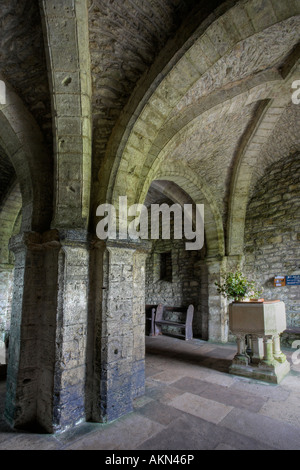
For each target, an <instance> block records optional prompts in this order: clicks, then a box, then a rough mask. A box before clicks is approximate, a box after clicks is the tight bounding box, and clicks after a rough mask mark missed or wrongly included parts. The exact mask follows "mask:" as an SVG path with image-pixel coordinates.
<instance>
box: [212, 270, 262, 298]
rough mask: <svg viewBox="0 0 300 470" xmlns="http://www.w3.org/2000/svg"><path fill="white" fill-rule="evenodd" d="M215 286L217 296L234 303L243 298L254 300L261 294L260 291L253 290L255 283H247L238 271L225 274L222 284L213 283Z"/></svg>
mask: <svg viewBox="0 0 300 470" xmlns="http://www.w3.org/2000/svg"><path fill="white" fill-rule="evenodd" d="M215 285H216V286H217V288H218V292H219V294H222V295H223V296H224V297H226V298H227V299H234V300H235V301H237V300H241V299H244V298H245V297H251V298H256V297H259V296H260V295H261V293H262V290H258V289H256V288H255V282H254V281H249V280H248V279H247V278H246V277H245V276H244V275H243V273H242V272H240V271H236V272H229V273H227V274H226V276H225V279H224V281H223V282H222V283H218V282H215Z"/></svg>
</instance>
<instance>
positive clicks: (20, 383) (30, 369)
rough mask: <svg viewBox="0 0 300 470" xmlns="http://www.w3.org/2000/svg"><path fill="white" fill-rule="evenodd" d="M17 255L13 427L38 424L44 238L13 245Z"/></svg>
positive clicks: (9, 415) (10, 375) (20, 238)
mask: <svg viewBox="0 0 300 470" xmlns="http://www.w3.org/2000/svg"><path fill="white" fill-rule="evenodd" d="M10 250H11V251H13V253H14V255H15V269H14V285H13V298H12V315H11V326H10V341H9V362H8V369H7V396H6V407H5V417H6V420H7V421H8V422H9V424H10V425H11V426H13V427H25V426H28V425H29V424H32V423H35V422H36V421H37V395H38V388H39V378H40V376H39V361H40V356H41V348H40V346H41V344H40V333H41V329H40V323H41V314H42V312H41V299H42V295H43V290H44V288H45V283H44V271H43V260H44V253H43V249H42V247H41V236H40V234H38V233H34V232H30V233H24V234H20V235H17V236H15V237H13V238H12V239H11V241H10Z"/></svg>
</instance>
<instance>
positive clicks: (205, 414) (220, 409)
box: [170, 392, 232, 424]
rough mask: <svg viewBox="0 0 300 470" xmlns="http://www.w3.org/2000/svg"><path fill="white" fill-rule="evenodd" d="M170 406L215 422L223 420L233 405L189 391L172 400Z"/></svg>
mask: <svg viewBox="0 0 300 470" xmlns="http://www.w3.org/2000/svg"><path fill="white" fill-rule="evenodd" d="M170 406H174V408H177V409H178V410H181V411H184V412H185V413H189V414H191V415H194V416H197V417H198V418H202V419H204V420H206V421H209V422H210V423H214V424H217V423H219V422H220V421H222V419H224V418H225V416H226V415H227V414H228V413H229V412H230V411H231V410H232V407H231V406H226V405H223V404H221V403H217V402H215V401H213V400H209V399H207V398H203V397H199V396H197V395H193V394H192V393H188V392H187V393H184V394H183V395H181V396H179V397H176V398H174V399H173V400H172V401H171V402H170Z"/></svg>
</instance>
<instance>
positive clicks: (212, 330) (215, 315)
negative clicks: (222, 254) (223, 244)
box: [206, 257, 228, 342]
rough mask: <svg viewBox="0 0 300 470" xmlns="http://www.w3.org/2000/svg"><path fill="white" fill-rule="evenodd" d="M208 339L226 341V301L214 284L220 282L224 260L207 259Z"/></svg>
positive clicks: (224, 264)
mask: <svg viewBox="0 0 300 470" xmlns="http://www.w3.org/2000/svg"><path fill="white" fill-rule="evenodd" d="M206 264H207V268H208V339H209V340H210V341H220V342H227V341H228V312H227V301H226V299H225V298H224V297H223V296H222V295H221V294H219V293H218V291H217V287H216V286H215V282H220V280H221V273H222V272H224V269H225V267H226V258H219V257H218V258H208V259H207V260H206Z"/></svg>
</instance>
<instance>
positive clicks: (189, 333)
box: [185, 326, 193, 340]
mask: <svg viewBox="0 0 300 470" xmlns="http://www.w3.org/2000/svg"><path fill="white" fill-rule="evenodd" d="M185 339H186V340H189V339H193V330H192V328H191V327H188V326H187V327H186V329H185Z"/></svg>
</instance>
